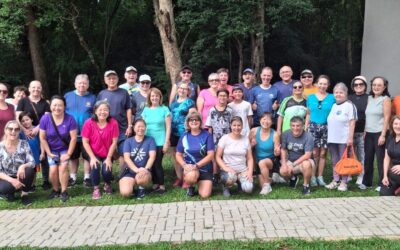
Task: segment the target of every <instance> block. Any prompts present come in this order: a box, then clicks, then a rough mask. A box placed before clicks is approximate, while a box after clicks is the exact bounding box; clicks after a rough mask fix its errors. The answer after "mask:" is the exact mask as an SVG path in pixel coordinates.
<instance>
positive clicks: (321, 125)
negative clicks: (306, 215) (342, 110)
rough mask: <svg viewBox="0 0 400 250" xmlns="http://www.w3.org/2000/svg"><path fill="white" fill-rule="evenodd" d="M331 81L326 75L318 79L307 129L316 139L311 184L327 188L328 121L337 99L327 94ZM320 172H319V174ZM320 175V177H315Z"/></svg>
mask: <svg viewBox="0 0 400 250" xmlns="http://www.w3.org/2000/svg"><path fill="white" fill-rule="evenodd" d="M329 84H330V80H329V77H328V76H326V75H320V76H319V77H318V79H317V87H318V92H317V93H315V94H311V95H309V96H308V98H307V113H308V114H309V115H307V116H306V118H307V119H306V124H305V125H306V126H305V127H306V129H308V131H309V132H310V133H311V135H312V136H313V138H314V150H313V157H314V160H315V166H316V167H315V168H314V169H313V173H312V177H311V184H312V185H313V186H314V185H315V183H316V182H315V180H316V181H317V183H318V185H320V186H325V185H326V183H325V181H324V170H325V163H326V158H325V157H326V150H327V148H328V142H327V139H328V126H327V119H328V115H329V113H330V112H331V109H332V106H333V104H334V103H335V97H334V96H333V95H332V94H329V93H328V92H327V89H328V87H329ZM317 171H318V172H317ZM316 174H318V177H316V176H315V175H316Z"/></svg>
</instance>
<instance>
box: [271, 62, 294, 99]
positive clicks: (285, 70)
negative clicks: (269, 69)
mask: <svg viewBox="0 0 400 250" xmlns="http://www.w3.org/2000/svg"><path fill="white" fill-rule="evenodd" d="M292 76H293V70H292V68H291V67H290V66H287V65H284V66H283V67H282V68H281V69H280V70H279V77H280V78H281V79H282V80H281V81H278V82H276V83H274V87H275V88H276V89H277V90H278V92H279V97H278V103H279V104H281V102H282V101H283V99H285V98H286V97H288V96H291V95H292V88H293V83H294V82H295V80H293V79H292Z"/></svg>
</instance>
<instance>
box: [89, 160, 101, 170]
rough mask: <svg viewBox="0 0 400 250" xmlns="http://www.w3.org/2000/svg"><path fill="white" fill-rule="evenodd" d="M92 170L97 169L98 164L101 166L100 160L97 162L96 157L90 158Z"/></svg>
mask: <svg viewBox="0 0 400 250" xmlns="http://www.w3.org/2000/svg"><path fill="white" fill-rule="evenodd" d="M89 164H90V168H91V169H97V164H100V162H99V160H97V158H96V157H94V158H90V163H89Z"/></svg>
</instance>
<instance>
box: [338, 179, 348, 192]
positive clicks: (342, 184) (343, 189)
mask: <svg viewBox="0 0 400 250" xmlns="http://www.w3.org/2000/svg"><path fill="white" fill-rule="evenodd" d="M337 190H338V191H341V192H346V191H347V183H346V182H343V181H342V182H340V185H339V187H338V189H337Z"/></svg>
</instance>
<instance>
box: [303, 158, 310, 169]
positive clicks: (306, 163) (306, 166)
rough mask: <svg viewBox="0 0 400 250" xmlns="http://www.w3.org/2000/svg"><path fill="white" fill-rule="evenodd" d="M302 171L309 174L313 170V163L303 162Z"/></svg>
mask: <svg viewBox="0 0 400 250" xmlns="http://www.w3.org/2000/svg"><path fill="white" fill-rule="evenodd" d="M302 169H303V172H308V171H310V170H311V163H310V161H309V160H306V161H303V163H302Z"/></svg>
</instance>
